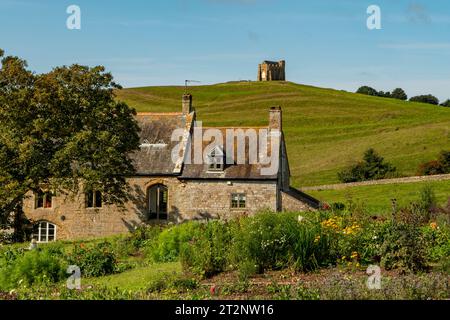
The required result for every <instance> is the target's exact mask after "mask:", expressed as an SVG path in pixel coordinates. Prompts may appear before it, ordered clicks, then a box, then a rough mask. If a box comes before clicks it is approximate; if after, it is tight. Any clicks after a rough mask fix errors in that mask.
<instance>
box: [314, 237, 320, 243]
mask: <svg viewBox="0 0 450 320" xmlns="http://www.w3.org/2000/svg"><path fill="white" fill-rule="evenodd" d="M319 240H320V236H319V235H317V236H316V238H315V239H314V243H316V242H319Z"/></svg>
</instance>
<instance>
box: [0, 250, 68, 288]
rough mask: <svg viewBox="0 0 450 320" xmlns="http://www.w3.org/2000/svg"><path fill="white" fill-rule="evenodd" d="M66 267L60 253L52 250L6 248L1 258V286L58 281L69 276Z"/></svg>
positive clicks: (8, 286) (11, 286) (12, 286)
mask: <svg viewBox="0 0 450 320" xmlns="http://www.w3.org/2000/svg"><path fill="white" fill-rule="evenodd" d="M58 253H60V252H58ZM66 268H67V265H66V264H65V263H64V262H63V260H62V259H61V257H60V256H59V254H55V251H52V250H47V249H45V248H44V249H36V250H32V251H24V250H14V249H12V250H6V251H4V252H2V254H1V258H0V270H1V271H0V288H1V289H2V290H10V289H13V288H17V287H18V286H20V285H32V284H34V283H54V282H58V281H60V280H62V279H64V278H66V277H67V275H66Z"/></svg>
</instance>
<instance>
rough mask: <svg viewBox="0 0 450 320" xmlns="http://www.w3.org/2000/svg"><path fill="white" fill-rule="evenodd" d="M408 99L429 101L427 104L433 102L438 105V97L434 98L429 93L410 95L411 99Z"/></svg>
mask: <svg viewBox="0 0 450 320" xmlns="http://www.w3.org/2000/svg"><path fill="white" fill-rule="evenodd" d="M409 101H412V102H422V103H429V104H434V105H438V104H439V99H438V98H436V97H435V96H433V95H431V94H426V95H421V96H415V97H412V98H411V99H409Z"/></svg>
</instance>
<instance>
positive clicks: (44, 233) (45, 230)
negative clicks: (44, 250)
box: [33, 221, 56, 242]
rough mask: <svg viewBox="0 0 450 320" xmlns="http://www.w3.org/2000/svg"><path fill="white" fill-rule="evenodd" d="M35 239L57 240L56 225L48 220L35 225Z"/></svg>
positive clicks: (44, 240)
mask: <svg viewBox="0 0 450 320" xmlns="http://www.w3.org/2000/svg"><path fill="white" fill-rule="evenodd" d="M33 239H36V241H37V242H50V241H55V240H56V226H55V225H54V224H52V223H50V222H47V221H41V222H38V223H36V224H35V225H34V227H33Z"/></svg>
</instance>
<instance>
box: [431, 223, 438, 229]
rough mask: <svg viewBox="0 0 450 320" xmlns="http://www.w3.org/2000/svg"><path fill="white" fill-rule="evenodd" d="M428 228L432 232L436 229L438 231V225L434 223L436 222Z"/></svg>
mask: <svg viewBox="0 0 450 320" xmlns="http://www.w3.org/2000/svg"><path fill="white" fill-rule="evenodd" d="M430 227H431V229H433V230H436V229H438V225H437V223H436V222H432V223H430Z"/></svg>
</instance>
